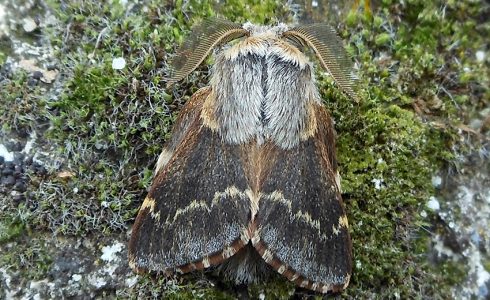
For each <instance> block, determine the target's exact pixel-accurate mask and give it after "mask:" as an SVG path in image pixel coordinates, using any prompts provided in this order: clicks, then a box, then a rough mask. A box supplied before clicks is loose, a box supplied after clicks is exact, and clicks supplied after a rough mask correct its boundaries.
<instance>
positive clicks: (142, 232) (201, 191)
mask: <svg viewBox="0 0 490 300" xmlns="http://www.w3.org/2000/svg"><path fill="white" fill-rule="evenodd" d="M199 107H201V108H199ZM196 109H202V105H201V106H199V105H198V106H197V108H196ZM195 115H196V117H195V118H194V120H193V121H192V122H191V123H190V124H189V125H188V128H187V130H186V133H185V134H184V136H183V137H182V139H181V141H180V143H179V144H178V146H177V147H176V149H175V152H174V154H173V155H172V157H171V158H170V160H169V161H168V163H167V164H166V165H165V166H164V167H163V169H162V170H161V171H160V172H158V174H157V176H156V178H155V180H154V182H153V185H152V187H151V189H150V192H149V193H148V196H147V197H146V199H145V201H144V202H143V205H142V206H141V208H140V211H139V213H138V216H137V218H136V221H135V224H134V226H133V232H132V235H131V240H130V242H129V261H130V265H131V267H132V268H133V269H136V270H137V271H174V270H175V271H178V272H188V271H192V270H194V269H202V268H206V267H208V266H210V265H216V264H219V263H221V262H222V261H223V260H224V259H226V258H228V257H230V256H231V255H233V254H234V253H235V252H237V251H238V250H239V249H240V248H242V247H243V246H244V244H246V243H248V238H247V237H248V235H246V230H247V225H248V223H249V220H250V215H249V212H250V206H249V205H250V204H249V203H250V201H249V200H248V196H247V195H246V190H247V188H248V187H247V185H248V184H247V181H246V178H245V175H244V172H243V168H242V164H241V163H239V161H240V148H239V146H234V145H228V144H225V143H223V142H222V141H221V138H220V137H219V136H218V134H217V133H216V132H215V131H213V130H211V129H210V128H208V127H207V126H205V125H204V124H203V122H202V118H201V117H200V113H196V114H195ZM242 239H243V240H242Z"/></svg>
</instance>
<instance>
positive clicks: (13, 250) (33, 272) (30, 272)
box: [0, 232, 53, 280]
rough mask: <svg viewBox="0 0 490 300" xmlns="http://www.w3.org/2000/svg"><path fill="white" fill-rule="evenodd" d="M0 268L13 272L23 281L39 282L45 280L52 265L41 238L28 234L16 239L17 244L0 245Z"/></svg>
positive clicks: (49, 254)
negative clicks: (0, 251) (0, 252)
mask: <svg viewBox="0 0 490 300" xmlns="http://www.w3.org/2000/svg"><path fill="white" fill-rule="evenodd" d="M0 246H1V247H0V249H1V250H2V255H1V256H0V268H3V269H5V270H15V271H16V272H19V273H20V278H23V279H24V280H25V279H27V280H39V279H42V278H45V277H46V276H47V273H48V272H49V270H50V268H51V264H52V258H51V255H53V253H49V252H48V251H49V250H48V249H47V247H46V245H45V241H44V239H43V238H39V237H37V236H36V235H34V234H32V233H31V232H28V234H26V235H23V236H21V237H19V238H18V242H17V243H9V244H0Z"/></svg>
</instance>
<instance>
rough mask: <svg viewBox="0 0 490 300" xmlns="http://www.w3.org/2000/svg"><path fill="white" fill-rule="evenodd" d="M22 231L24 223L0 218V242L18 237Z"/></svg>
mask: <svg viewBox="0 0 490 300" xmlns="http://www.w3.org/2000/svg"><path fill="white" fill-rule="evenodd" d="M22 232H24V224H22V223H21V222H19V221H17V220H10V219H3V220H0V243H4V242H7V241H9V240H11V239H13V238H16V237H18V236H19V235H21V234H22Z"/></svg>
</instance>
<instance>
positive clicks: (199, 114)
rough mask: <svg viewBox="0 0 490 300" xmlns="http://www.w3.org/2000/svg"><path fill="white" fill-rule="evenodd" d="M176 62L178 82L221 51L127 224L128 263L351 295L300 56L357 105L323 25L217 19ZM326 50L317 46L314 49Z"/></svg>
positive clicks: (321, 121) (322, 130)
mask: <svg viewBox="0 0 490 300" xmlns="http://www.w3.org/2000/svg"><path fill="white" fill-rule="evenodd" d="M205 24H206V26H207V27H205V28H200V29H197V30H196V33H197V35H196V36H195V37H194V38H191V39H190V40H189V42H187V43H186V44H185V45H184V46H183V49H182V50H181V51H180V53H182V55H181V56H178V58H177V60H176V64H175V66H176V67H177V70H176V73H175V76H174V77H173V78H171V79H170V80H169V84H172V83H174V82H175V81H178V80H180V79H182V78H183V77H185V76H186V75H187V74H188V73H190V72H192V70H193V69H195V68H196V67H197V65H199V63H201V62H202V61H203V60H204V58H205V57H206V56H207V55H208V54H209V53H210V52H211V50H212V49H213V48H215V47H216V46H217V45H218V44H226V42H229V41H231V40H232V39H238V38H241V40H239V41H238V42H237V43H235V44H232V45H222V46H221V47H219V48H218V49H217V50H216V51H215V53H214V56H215V60H214V62H215V63H214V65H213V66H212V72H211V80H210V86H209V87H207V88H203V89H201V90H199V91H198V92H197V93H196V94H195V95H194V96H193V97H192V98H191V100H190V101H188V103H186V105H185V106H184V108H183V110H182V111H181V114H180V116H179V118H178V119H177V121H176V124H175V125H174V128H173V131H172V138H171V139H170V141H169V142H168V143H167V145H166V147H165V149H164V151H162V154H161V155H160V157H159V159H158V162H157V167H156V172H155V179H154V182H153V185H152V187H151V189H150V192H149V194H148V196H147V198H146V199H145V201H144V203H143V205H142V206H141V209H140V211H139V213H138V217H137V218H136V222H135V225H134V227H133V233H132V236H131V240H130V245H129V258H130V264H131V266H132V267H133V268H135V269H146V270H149V271H168V270H173V271H177V272H179V273H186V272H191V271H194V270H202V269H207V268H210V267H214V266H218V265H219V267H217V268H216V269H215V270H217V271H218V272H220V273H221V274H223V275H224V276H225V277H227V278H228V279H229V280H232V281H233V282H235V283H253V282H257V281H258V280H262V279H265V278H267V277H268V274H269V272H272V271H273V272H276V273H278V274H280V275H282V276H284V277H285V278H287V279H288V280H290V281H292V282H294V283H295V284H297V285H298V286H301V287H304V288H307V289H311V290H314V291H317V292H321V293H327V292H332V291H333V292H337V291H341V290H342V289H345V288H346V287H347V285H348V284H349V281H350V277H351V270H352V257H351V256H352V254H351V252H352V250H351V241H350V236H349V229H348V223H347V217H346V214H345V209H344V206H343V203H342V199H341V195H340V182H339V177H338V170H337V161H336V154H335V131H334V128H333V122H332V120H331V118H330V116H329V114H328V112H327V111H326V109H325V108H324V107H323V106H322V101H321V98H320V95H319V93H318V90H317V87H316V84H315V78H314V74H313V65H312V64H311V62H310V61H309V60H308V58H307V56H306V55H305V54H303V52H302V51H301V49H299V48H298V47H297V45H298V43H291V42H290V41H291V40H293V41H301V43H300V44H303V45H308V46H309V47H311V48H312V50H313V51H314V53H315V54H316V56H317V57H318V59H319V61H320V63H321V65H322V66H323V67H324V68H326V69H327V70H328V71H329V72H330V73H331V75H332V76H333V77H334V79H335V81H336V82H337V84H338V85H339V87H340V88H341V89H342V90H343V91H344V92H345V93H346V94H348V95H349V96H351V97H352V98H355V97H356V95H355V93H354V91H353V89H352V85H353V83H352V80H351V79H352V78H351V75H350V73H349V72H350V68H349V64H348V60H347V59H345V57H347V56H346V55H345V53H344V52H342V51H343V49H342V48H341V46H339V45H341V43H340V41H339V39H338V38H337V37H336V36H335V34H334V31H333V30H332V29H331V28H330V27H328V26H327V25H318V24H313V25H310V26H300V27H295V28H292V29H289V28H288V27H287V26H286V25H283V24H280V25H278V26H276V27H270V26H256V25H252V24H249V23H247V24H245V25H243V26H240V25H238V24H234V23H231V22H227V21H222V20H216V21H215V23H212V24H210V23H209V22H207V23H205ZM323 39H324V40H323Z"/></svg>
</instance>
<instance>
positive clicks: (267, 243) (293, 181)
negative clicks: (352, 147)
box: [252, 105, 352, 293]
mask: <svg viewBox="0 0 490 300" xmlns="http://www.w3.org/2000/svg"><path fill="white" fill-rule="evenodd" d="M314 116H315V117H316V124H318V125H317V126H318V127H317V130H316V133H315V134H314V135H313V136H311V137H310V138H308V139H306V140H304V141H301V142H300V144H299V146H298V147H295V148H293V149H290V150H281V149H277V148H276V150H275V153H274V154H272V156H271V157H270V160H274V163H272V167H271V169H270V172H268V174H269V175H268V176H266V178H265V180H264V182H263V184H262V185H261V197H260V202H259V209H258V213H257V215H256V219H255V222H256V226H257V228H258V229H257V230H258V231H257V232H258V236H257V235H256V236H255V237H254V238H252V243H253V244H254V247H255V248H256V249H257V251H258V252H259V254H261V256H262V258H263V259H264V260H265V261H266V262H267V263H268V264H269V265H271V266H272V267H273V268H274V269H275V270H276V271H278V272H279V273H280V274H282V275H284V276H286V277H287V278H288V279H289V280H291V281H294V282H295V283H296V284H297V285H299V286H302V287H306V288H308V289H312V290H315V291H318V292H323V293H326V292H329V291H334V292H335V291H340V290H342V289H344V288H346V287H347V285H348V283H349V279H350V275H351V269H352V262H351V255H352V254H351V251H352V250H351V249H352V246H351V240H350V236H349V232H348V224H347V217H346V215H345V210H344V207H343V203H342V199H341V196H340V187H339V186H338V185H337V183H336V176H335V175H336V174H335V173H336V171H335V170H334V169H336V163H335V145H334V130H333V125H332V121H331V119H330V117H329V116H328V113H327V111H326V110H325V108H324V107H322V106H321V105H315V113H314ZM334 164H335V166H334Z"/></svg>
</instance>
